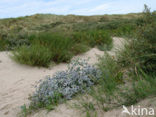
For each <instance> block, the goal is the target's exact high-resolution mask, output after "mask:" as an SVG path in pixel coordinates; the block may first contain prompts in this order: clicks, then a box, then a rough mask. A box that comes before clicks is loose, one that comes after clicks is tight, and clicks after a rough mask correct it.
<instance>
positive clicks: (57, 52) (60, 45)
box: [29, 33, 75, 63]
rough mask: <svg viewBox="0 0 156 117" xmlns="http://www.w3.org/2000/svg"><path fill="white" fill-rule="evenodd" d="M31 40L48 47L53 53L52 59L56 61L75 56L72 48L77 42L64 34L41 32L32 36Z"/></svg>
mask: <svg viewBox="0 0 156 117" xmlns="http://www.w3.org/2000/svg"><path fill="white" fill-rule="evenodd" d="M29 40H30V41H31V42H32V44H38V45H42V46H44V47H46V48H48V49H49V50H50V51H51V52H52V53H53V56H52V59H51V60H53V61H54V62H56V63H60V62H68V61H69V60H70V59H71V57H72V56H73V54H72V53H71V52H70V50H71V48H72V47H73V46H74V44H75V43H74V41H73V40H71V39H70V38H68V37H66V36H64V35H63V34H62V35H61V34H54V33H40V34H37V35H32V36H30V38H29Z"/></svg>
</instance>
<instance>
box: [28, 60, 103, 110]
mask: <svg viewBox="0 0 156 117" xmlns="http://www.w3.org/2000/svg"><path fill="white" fill-rule="evenodd" d="M100 73H101V72H100V71H99V70H98V69H97V68H95V67H94V66H92V65H89V64H88V63H87V62H86V60H74V61H72V62H71V64H70V65H69V66H68V69H67V70H66V71H60V72H57V73H56V74H55V75H54V76H52V77H50V76H48V77H47V78H46V79H45V80H43V81H40V84H39V86H37V89H36V92H35V93H34V94H33V95H32V96H31V98H30V99H31V106H34V107H35V108H42V107H46V108H49V107H53V105H54V106H55V105H57V104H58V103H61V102H63V101H64V100H68V99H71V98H72V97H73V96H75V95H76V94H77V93H84V92H86V91H87V90H89V89H90V87H91V86H92V85H93V84H95V83H96V82H97V80H98V79H99V77H100ZM51 105H52V106H51Z"/></svg>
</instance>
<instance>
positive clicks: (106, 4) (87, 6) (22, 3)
mask: <svg viewBox="0 0 156 117" xmlns="http://www.w3.org/2000/svg"><path fill="white" fill-rule="evenodd" d="M144 3H147V4H149V5H151V6H152V7H153V8H155V9H156V5H154V4H156V0H111V2H110V0H78V1H76V0H0V18H5V17H18V16H25V15H32V14H35V13H52V14H65V15H66V14H79V15H96V14H106V13H107V14H112V13H128V12H138V11H141V10H142V8H143V4H144Z"/></svg>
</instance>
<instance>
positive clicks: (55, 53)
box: [13, 30, 112, 67]
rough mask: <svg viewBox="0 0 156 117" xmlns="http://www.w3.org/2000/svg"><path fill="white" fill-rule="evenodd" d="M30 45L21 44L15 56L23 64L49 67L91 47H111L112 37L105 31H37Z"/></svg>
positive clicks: (31, 37)
mask: <svg viewBox="0 0 156 117" xmlns="http://www.w3.org/2000/svg"><path fill="white" fill-rule="evenodd" d="M28 40H29V43H30V44H29V45H26V44H25V45H24V46H19V47H18V48H16V49H15V50H14V52H13V54H14V56H13V58H14V59H15V60H16V61H17V62H20V63H22V64H28V65H32V66H43V67H48V66H49V65H50V63H51V61H53V62H55V63H61V62H69V61H70V59H71V58H72V57H73V56H74V55H77V54H80V53H82V52H86V51H87V50H88V49H89V48H90V47H95V46H98V47H99V48H100V49H103V50H104V49H110V48H111V44H112V38H111V37H110V35H109V34H108V33H105V32H103V31H97V30H96V31H92V32H91V31H88V32H84V33H83V32H81V33H72V34H68V35H67V34H64V33H49V32H48V33H45V32H43V33H39V34H38V33H37V34H32V35H30V36H29V37H28Z"/></svg>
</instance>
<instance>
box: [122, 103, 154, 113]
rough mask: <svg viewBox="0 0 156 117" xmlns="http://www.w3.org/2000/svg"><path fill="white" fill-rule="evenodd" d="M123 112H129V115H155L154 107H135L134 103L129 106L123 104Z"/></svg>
mask: <svg viewBox="0 0 156 117" xmlns="http://www.w3.org/2000/svg"><path fill="white" fill-rule="evenodd" d="M122 114H128V115H140V116H142V115H155V112H154V109H153V108H141V107H140V106H138V107H134V106H133V105H132V106H131V107H130V109H129V110H128V108H127V107H126V106H124V105H123V111H122Z"/></svg>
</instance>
